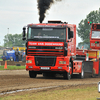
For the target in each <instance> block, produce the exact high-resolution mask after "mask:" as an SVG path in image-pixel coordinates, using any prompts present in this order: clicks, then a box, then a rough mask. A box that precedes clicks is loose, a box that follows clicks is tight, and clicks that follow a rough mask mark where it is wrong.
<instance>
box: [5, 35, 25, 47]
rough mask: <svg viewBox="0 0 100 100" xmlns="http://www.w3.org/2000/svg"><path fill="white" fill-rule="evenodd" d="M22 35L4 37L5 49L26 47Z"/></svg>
mask: <svg viewBox="0 0 100 100" xmlns="http://www.w3.org/2000/svg"><path fill="white" fill-rule="evenodd" d="M24 45H25V41H23V40H22V34H7V35H5V36H4V47H13V46H24Z"/></svg>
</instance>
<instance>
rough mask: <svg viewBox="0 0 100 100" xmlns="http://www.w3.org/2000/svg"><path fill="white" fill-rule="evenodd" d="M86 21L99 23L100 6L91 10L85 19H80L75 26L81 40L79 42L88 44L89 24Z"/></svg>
mask: <svg viewBox="0 0 100 100" xmlns="http://www.w3.org/2000/svg"><path fill="white" fill-rule="evenodd" d="M88 22H92V23H100V8H99V10H96V11H91V12H90V13H89V14H88V15H87V16H86V19H82V20H81V21H80V23H79V25H78V28H77V34H78V36H79V37H80V38H81V39H82V41H83V42H81V43H79V44H78V46H80V44H82V43H83V44H89V33H90V28H91V25H90V24H88Z"/></svg>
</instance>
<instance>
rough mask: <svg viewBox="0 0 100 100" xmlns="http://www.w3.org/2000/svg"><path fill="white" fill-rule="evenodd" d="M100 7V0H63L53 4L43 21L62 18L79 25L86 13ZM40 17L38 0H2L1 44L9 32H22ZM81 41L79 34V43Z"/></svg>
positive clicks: (0, 7)
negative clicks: (24, 27)
mask: <svg viewBox="0 0 100 100" xmlns="http://www.w3.org/2000/svg"><path fill="white" fill-rule="evenodd" d="M99 8H100V0H62V1H61V2H56V3H55V4H52V6H51V8H50V9H49V10H48V11H47V13H46V18H45V20H44V21H43V22H44V23H45V22H47V21H48V20H62V21H64V22H65V21H66V22H68V23H70V24H76V25H77V26H78V23H79V22H80V21H81V20H82V19H85V18H86V15H88V14H89V13H90V12H91V11H93V10H99ZM38 19H39V15H38V9H37V0H0V44H3V39H4V36H5V35H7V33H9V34H16V33H17V34H20V33H22V28H23V26H25V25H27V24H30V23H39V20H38ZM8 28H9V30H8ZM80 41H81V39H80V38H79V37H78V36H77V44H78V43H79V42H80Z"/></svg>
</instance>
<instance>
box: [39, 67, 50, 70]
mask: <svg viewBox="0 0 100 100" xmlns="http://www.w3.org/2000/svg"><path fill="white" fill-rule="evenodd" d="M41 69H42V70H49V69H50V67H41Z"/></svg>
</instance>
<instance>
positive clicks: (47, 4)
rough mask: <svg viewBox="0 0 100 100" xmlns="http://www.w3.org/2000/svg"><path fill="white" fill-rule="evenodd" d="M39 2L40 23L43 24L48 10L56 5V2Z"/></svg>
mask: <svg viewBox="0 0 100 100" xmlns="http://www.w3.org/2000/svg"><path fill="white" fill-rule="evenodd" d="M55 1H61V0H55ZM37 2H38V10H39V22H40V23H42V21H43V20H44V18H45V13H46V10H48V9H49V8H50V6H51V4H53V3H54V0H37Z"/></svg>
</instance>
